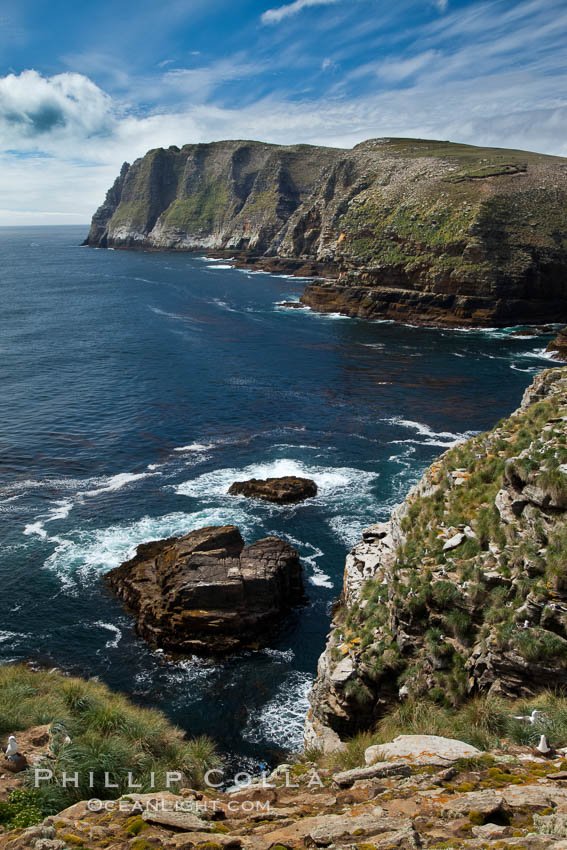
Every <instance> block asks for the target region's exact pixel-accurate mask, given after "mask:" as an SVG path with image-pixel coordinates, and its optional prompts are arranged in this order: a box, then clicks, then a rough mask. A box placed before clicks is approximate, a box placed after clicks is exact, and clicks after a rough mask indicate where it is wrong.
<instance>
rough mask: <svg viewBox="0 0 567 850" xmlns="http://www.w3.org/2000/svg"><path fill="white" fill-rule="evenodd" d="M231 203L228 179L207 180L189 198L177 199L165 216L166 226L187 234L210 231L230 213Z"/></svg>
mask: <svg viewBox="0 0 567 850" xmlns="http://www.w3.org/2000/svg"><path fill="white" fill-rule="evenodd" d="M228 203H229V196H228V189H227V185H226V178H224V177H222V176H221V177H217V178H216V179H210V180H205V181H204V182H203V185H202V186H201V187H199V189H198V190H195V191H193V192H192V193H191V194H190V195H189V197H187V198H177V200H175V201H173V203H172V204H171V205H170V206H169V207H168V209H167V210H166V212H165V213H164V214H163V220H164V223H165V224H166V225H169V226H170V227H176V228H178V229H179V230H183V231H185V232H187V233H189V234H190V233H193V232H195V231H201V230H205V231H210V230H211V229H213V228H214V225H215V224H217V223H220V222H221V221H222V219H223V216H224V215H225V214H226V213H227V212H228V210H227V206H228Z"/></svg>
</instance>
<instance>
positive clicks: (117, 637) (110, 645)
mask: <svg viewBox="0 0 567 850" xmlns="http://www.w3.org/2000/svg"><path fill="white" fill-rule="evenodd" d="M95 626H98V627H99V628H100V629H106V630H107V631H108V632H112V634H113V635H114V637H112V638H111V639H110V640H109V641H107V642H106V643H105V645H104V648H105V649H114V648H115V647H117V646H118V644H119V643H120V641H121V639H122V632H121V630H120V629H119V628H118V626H114V625H113V624H112V623H103V622H102V620H97V622H96V623H95Z"/></svg>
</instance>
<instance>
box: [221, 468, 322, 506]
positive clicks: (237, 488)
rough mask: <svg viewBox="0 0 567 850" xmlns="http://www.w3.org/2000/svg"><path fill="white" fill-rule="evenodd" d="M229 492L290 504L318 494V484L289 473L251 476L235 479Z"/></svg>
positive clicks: (232, 494) (233, 494) (234, 494)
mask: <svg viewBox="0 0 567 850" xmlns="http://www.w3.org/2000/svg"><path fill="white" fill-rule="evenodd" d="M228 492H229V495H231V496H248V497H249V498H250V499H263V500H264V501H266V502H276V503H277V504H280V505H289V504H293V503H294V502H302V501H303V500H304V499H310V498H311V497H312V496H316V495H317V485H316V484H315V482H314V481H312V480H311V479H310V478H300V477H298V476H295V475H287V476H284V477H283V478H265V479H262V478H251V479H250V480H249V481H235V482H234V484H232V485H231V486H230V489H229V491H228Z"/></svg>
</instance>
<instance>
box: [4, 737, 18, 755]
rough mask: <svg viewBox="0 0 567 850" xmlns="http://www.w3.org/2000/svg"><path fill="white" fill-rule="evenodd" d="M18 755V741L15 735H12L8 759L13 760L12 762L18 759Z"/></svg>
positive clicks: (7, 751)
mask: <svg viewBox="0 0 567 850" xmlns="http://www.w3.org/2000/svg"><path fill="white" fill-rule="evenodd" d="M17 754H18V742H17V741H16V739H15V737H14V735H10V737H9V738H8V746H7V748H6V758H9V759H12V761H13V760H14V759H15V758H16V756H17Z"/></svg>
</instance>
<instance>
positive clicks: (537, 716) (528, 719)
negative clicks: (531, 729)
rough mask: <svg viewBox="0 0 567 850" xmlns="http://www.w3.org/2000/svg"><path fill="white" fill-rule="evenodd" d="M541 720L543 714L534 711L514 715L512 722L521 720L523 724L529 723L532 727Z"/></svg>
mask: <svg viewBox="0 0 567 850" xmlns="http://www.w3.org/2000/svg"><path fill="white" fill-rule="evenodd" d="M542 719H543V714H542V712H541V711H536V710H535V709H534V710H533V711H532V713H531V714H527V715H526V714H515V715H514V720H522V721H523V722H524V723H531V724H532V726H533V724H534V723H537V722H538V721H539V720H542Z"/></svg>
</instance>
